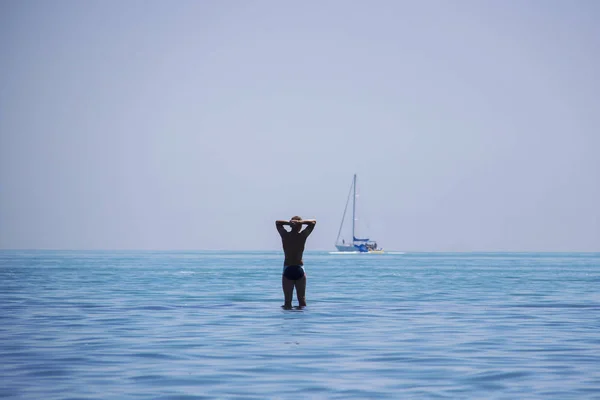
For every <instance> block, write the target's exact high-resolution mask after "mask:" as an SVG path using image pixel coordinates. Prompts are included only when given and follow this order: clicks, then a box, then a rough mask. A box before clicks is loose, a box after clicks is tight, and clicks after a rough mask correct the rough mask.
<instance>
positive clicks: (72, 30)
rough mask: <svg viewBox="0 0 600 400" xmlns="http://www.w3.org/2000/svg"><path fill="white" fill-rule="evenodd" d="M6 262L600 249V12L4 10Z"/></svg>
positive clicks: (162, 7) (184, 4) (0, 133)
mask: <svg viewBox="0 0 600 400" xmlns="http://www.w3.org/2000/svg"><path fill="white" fill-rule="evenodd" d="M0 57H1V60H2V62H1V63H0V65H1V66H0V68H1V74H0V89H1V90H0V248H64V249H277V248H279V246H280V241H279V238H278V236H277V233H276V231H275V229H274V224H273V221H274V220H275V219H280V218H289V217H291V216H292V215H295V214H300V215H301V216H304V217H315V218H317V219H318V220H319V223H318V225H317V229H315V232H314V234H313V236H312V237H311V239H310V241H309V248H311V249H329V250H333V242H334V240H335V237H336V235H337V229H338V225H339V222H340V219H341V215H342V211H343V207H344V203H345V200H346V195H347V192H348V189H349V185H350V183H351V179H352V174H353V173H355V172H356V173H358V174H359V187H360V191H361V194H362V195H361V197H360V210H362V212H361V222H362V223H363V224H367V223H368V224H367V225H366V226H367V227H368V233H369V234H370V236H371V237H372V238H374V239H376V240H377V241H378V243H379V244H380V245H382V246H383V247H385V248H387V249H394V250H404V251H473V250H475V251H477V250H514V251H527V250H541V251H571V250H572V251H600V206H599V204H600V160H599V157H598V153H599V149H600V72H599V71H600V2H596V1H594V0H589V1H577V0H576V1H542V0H535V1H534V0H528V1H500V0H498V1H412V2H408V1H369V2H366V1H363V2H358V1H357V2H349V1H324V2H323V1H305V2H282V1H254V2H252V1H230V2H225V1H175V2H167V1H160V2H159V1H126V2H117V1H3V2H1V3H0Z"/></svg>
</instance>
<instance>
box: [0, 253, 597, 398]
mask: <svg viewBox="0 0 600 400" xmlns="http://www.w3.org/2000/svg"><path fill="white" fill-rule="evenodd" d="M305 263H306V269H307V273H308V290H307V300H308V307H307V308H306V309H304V310H292V311H285V310H282V309H281V308H280V305H281V304H283V294H282V292H281V264H282V255H281V254H280V253H278V252H250V253H240V252H237V253H236V252H229V253H228V252H41V251H40V252H17V251H4V252H0V307H1V310H2V311H1V313H0V318H1V324H0V358H1V360H2V361H1V363H0V377H1V379H0V398H8V399H11V398H14V399H17V398H18V399H202V398H240V399H295V398H311V399H319V398H322V399H365V398H369V399H378V398H390V399H398V398H402V399H407V398H415V399H423V398H450V399H463V398H464V399H466V398H473V399H482V398H486V399H516V398H519V399H527V398H538V399H539V398H543V399H548V398H554V399H593V398H599V399H600V294H599V293H600V292H599V289H600V254H508V253H504V254H385V255H332V254H328V253H326V252H322V253H317V252H312V253H311V252H308V253H307V254H305ZM294 304H296V300H295V299H294Z"/></svg>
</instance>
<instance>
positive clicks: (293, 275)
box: [275, 216, 317, 309]
mask: <svg viewBox="0 0 600 400" xmlns="http://www.w3.org/2000/svg"><path fill="white" fill-rule="evenodd" d="M316 223H317V221H316V220H314V219H309V220H303V219H302V218H300V217H298V216H295V217H292V219H291V220H289V221H283V220H278V221H275V226H276V227H277V231H278V232H279V235H280V236H281V243H282V244H283V252H284V253H285V260H284V261H283V275H282V276H281V286H282V287H283V296H284V298H285V303H284V305H283V308H285V309H290V308H292V297H293V295H294V287H296V297H297V298H298V305H299V306H300V307H304V306H306V274H305V273H304V267H303V266H304V263H303V262H302V254H303V253H304V245H305V244H306V238H307V237H308V235H310V234H311V232H312V231H313V229H315V224H316ZM284 225H289V226H290V227H291V229H290V231H287V230H286V229H285V228H284ZM302 225H307V227H306V228H305V229H304V230H302V231H301V229H302Z"/></svg>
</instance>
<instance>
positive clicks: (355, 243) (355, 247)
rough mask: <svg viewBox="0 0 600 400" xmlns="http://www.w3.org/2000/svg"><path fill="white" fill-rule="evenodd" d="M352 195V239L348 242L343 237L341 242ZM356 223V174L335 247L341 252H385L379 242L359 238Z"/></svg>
mask: <svg viewBox="0 0 600 400" xmlns="http://www.w3.org/2000/svg"><path fill="white" fill-rule="evenodd" d="M350 195H352V240H351V241H350V242H347V241H346V240H345V239H342V242H340V236H341V235H342V228H343V227H344V220H345V219H346V211H348V203H349V202H350ZM355 225H356V174H354V178H353V179H352V186H350V193H348V200H346V207H345V208H344V214H343V215H342V223H341V224H340V230H339V231H338V235H337V238H336V239H335V247H336V248H337V249H338V251H341V252H352V253H383V249H382V248H379V247H377V242H375V241H374V240H371V239H369V238H357V237H356V234H355Z"/></svg>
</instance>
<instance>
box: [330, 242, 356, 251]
mask: <svg viewBox="0 0 600 400" xmlns="http://www.w3.org/2000/svg"><path fill="white" fill-rule="evenodd" d="M335 247H336V248H337V249H338V251H347V252H356V251H358V249H357V248H356V247H354V246H351V245H345V244H336V245H335Z"/></svg>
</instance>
